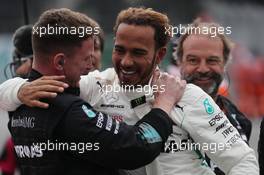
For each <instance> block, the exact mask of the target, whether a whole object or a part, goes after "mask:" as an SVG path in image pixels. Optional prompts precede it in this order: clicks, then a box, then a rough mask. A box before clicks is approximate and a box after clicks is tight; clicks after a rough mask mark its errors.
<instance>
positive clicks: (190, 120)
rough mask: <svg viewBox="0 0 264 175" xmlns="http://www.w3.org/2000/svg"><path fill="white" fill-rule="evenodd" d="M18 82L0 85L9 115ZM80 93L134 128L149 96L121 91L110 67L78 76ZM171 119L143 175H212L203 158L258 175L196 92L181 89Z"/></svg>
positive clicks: (237, 173) (223, 121)
mask: <svg viewBox="0 0 264 175" xmlns="http://www.w3.org/2000/svg"><path fill="white" fill-rule="evenodd" d="M24 82H25V81H24V80H21V79H17V80H9V81H8V82H6V83H4V84H2V85H1V86H0V102H1V103H0V107H1V108H4V110H13V109H15V108H16V107H17V106H18V104H19V100H18V99H17V97H16V96H17V92H18V89H19V87H20V86H21V85H22V84H23V83H24ZM7 87H8V89H7ZM80 88H81V98H83V99H84V100H86V101H88V102H89V103H90V104H91V105H92V106H93V107H94V109H95V110H98V111H101V112H106V113H107V114H109V115H112V116H113V118H115V119H116V120H124V121H125V122H127V123H128V124H135V123H136V122H137V121H138V120H139V119H140V118H142V117H143V116H144V115H145V114H146V113H148V112H149V111H150V109H151V103H152V102H153V94H152V92H149V91H144V89H143V88H141V89H136V90H134V91H133V92H132V91H130V92H128V90H126V89H122V88H121V87H120V85H119V80H118V77H117V75H116V73H115V71H114V69H113V68H111V69H107V70H105V71H103V72H98V71H95V72H92V73H90V74H89V75H87V76H83V77H82V78H81V81H80ZM146 89H148V88H146ZM146 89H145V90H146ZM111 90H112V91H111ZM175 93H177V92H175ZM3 100H5V102H4V101H3ZM2 102H3V105H2ZM171 116H172V118H173V121H174V122H175V126H174V127H173V134H172V135H171V136H170V137H169V139H168V141H167V143H166V144H165V146H164V152H163V153H161V154H160V156H159V157H158V158H157V159H156V160H155V161H153V162H152V163H151V164H149V165H147V166H146V172H147V175H177V174H178V175H200V174H202V175H207V174H208V175H211V174H214V172H213V171H212V170H211V169H210V168H209V167H208V165H207V164H206V161H205V159H204V153H206V154H207V155H208V156H209V157H210V159H211V160H213V161H214V162H215V163H216V164H217V165H218V167H220V168H221V170H223V171H224V172H225V173H226V174H229V175H241V174H250V175H257V174H259V167H258V163H257V160H256V157H255V154H254V151H253V150H252V149H251V148H250V147H249V146H248V145H247V144H246V143H245V142H244V141H243V140H242V139H241V136H240V135H239V133H238V131H237V130H236V129H235V128H234V127H233V126H232V124H231V123H230V122H229V120H228V119H227V117H226V116H225V115H224V113H223V112H222V111H221V110H220V109H219V107H218V106H217V105H216V104H215V102H214V101H213V99H212V98H211V97H210V96H209V95H207V94H206V93H205V92H204V91H202V90H201V89H200V88H199V87H197V86H195V85H192V84H188V85H187V87H186V89H185V92H184V94H183V97H182V99H181V100H180V101H179V102H178V104H177V106H176V107H175V108H174V110H173V111H172V112H171ZM137 158H139V159H140V157H137ZM135 159H136V158H135Z"/></svg>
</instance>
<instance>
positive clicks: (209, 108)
mask: <svg viewBox="0 0 264 175" xmlns="http://www.w3.org/2000/svg"><path fill="white" fill-rule="evenodd" d="M203 104H204V107H205V111H206V112H207V114H213V113H214V107H213V106H212V105H211V104H210V102H209V100H208V98H206V99H205V100H204V101H203Z"/></svg>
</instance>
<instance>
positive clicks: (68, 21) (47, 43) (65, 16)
mask: <svg viewBox="0 0 264 175" xmlns="http://www.w3.org/2000/svg"><path fill="white" fill-rule="evenodd" d="M93 24H94V23H93V22H92V20H91V19H90V18H89V17H88V16H86V15H85V14H82V13H79V12H74V11H72V10H70V9H66V8H61V9H50V10H47V11H45V12H44V13H43V14H42V15H41V16H40V17H39V20H38V21H37V22H36V24H35V25H34V27H33V35H32V46H33V52H34V55H50V54H53V53H56V52H64V53H68V54H71V52H72V49H71V48H73V47H77V46H81V44H82V42H83V41H84V40H86V39H87V38H89V37H91V36H92V35H93V34H91V33H87V32H85V33H84V35H83V36H82V37H80V35H79V34H78V32H76V33H70V34H69V33H66V32H65V33H66V34H65V33H64V32H63V33H62V34H61V33H60V34H58V33H55V32H54V33H53V34H44V35H43V36H40V35H39V34H38V33H37V34H35V33H34V28H35V29H38V28H40V27H44V28H46V29H47V28H48V26H50V27H53V28H57V29H59V28H60V29H63V28H64V29H66V28H68V29H71V28H75V29H78V28H80V27H84V28H87V27H91V28H94V27H95V26H94V25H93Z"/></svg>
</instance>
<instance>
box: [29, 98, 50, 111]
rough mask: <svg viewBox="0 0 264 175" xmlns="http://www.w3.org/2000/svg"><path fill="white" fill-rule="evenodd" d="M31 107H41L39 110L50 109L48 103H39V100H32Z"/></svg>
mask: <svg viewBox="0 0 264 175" xmlns="http://www.w3.org/2000/svg"><path fill="white" fill-rule="evenodd" d="M29 106H30V107H39V108H44V109H46V108H48V107H49V104H48V103H44V102H41V101H38V100H32V101H31V103H30V105H29Z"/></svg>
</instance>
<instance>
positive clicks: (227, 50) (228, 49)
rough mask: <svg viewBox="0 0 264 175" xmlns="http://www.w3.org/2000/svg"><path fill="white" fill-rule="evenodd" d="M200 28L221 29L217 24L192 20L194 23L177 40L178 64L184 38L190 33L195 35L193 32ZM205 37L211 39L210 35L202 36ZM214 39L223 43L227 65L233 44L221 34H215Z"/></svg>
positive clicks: (181, 54)
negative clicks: (218, 39) (216, 38)
mask: <svg viewBox="0 0 264 175" xmlns="http://www.w3.org/2000/svg"><path fill="white" fill-rule="evenodd" d="M202 27H207V28H210V27H215V28H218V27H221V26H220V24H218V23H213V22H211V23H206V22H200V19H199V18H198V19H196V20H194V22H193V23H192V24H191V25H190V26H189V27H188V28H187V30H188V31H187V32H186V33H185V34H183V35H181V36H180V38H179V40H178V45H177V49H176V54H177V58H178V60H179V61H180V62H182V56H183V43H184V41H185V40H186V38H188V37H189V36H190V35H193V34H191V33H195V32H193V31H194V30H196V28H202ZM204 35H207V36H208V37H211V34H210V33H208V34H204ZM216 37H219V38H220V39H221V41H222V42H223V47H224V48H223V55H224V61H225V63H227V62H228V61H229V60H230V59H231V50H232V48H233V45H234V44H233V42H232V41H231V40H230V39H229V38H228V37H227V36H226V35H225V34H222V33H219V32H217V33H216Z"/></svg>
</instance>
